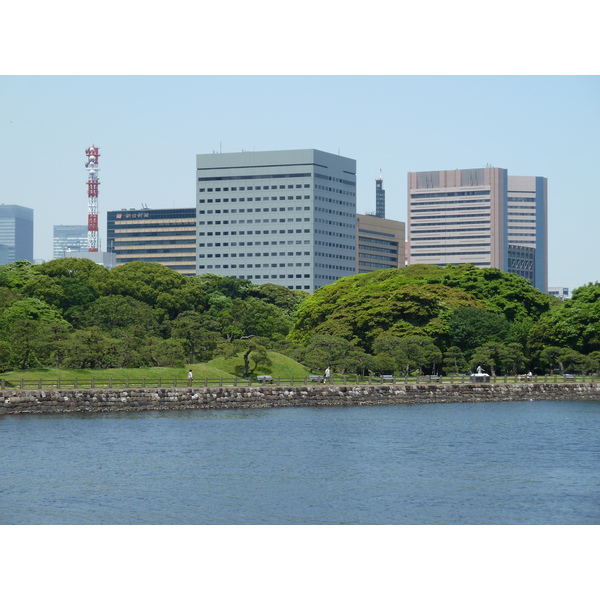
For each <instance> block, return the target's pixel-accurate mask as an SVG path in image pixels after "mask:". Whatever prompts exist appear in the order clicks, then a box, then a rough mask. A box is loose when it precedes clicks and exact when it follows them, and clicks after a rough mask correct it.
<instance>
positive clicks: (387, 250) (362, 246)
mask: <svg viewBox="0 0 600 600" xmlns="http://www.w3.org/2000/svg"><path fill="white" fill-rule="evenodd" d="M358 249H359V250H374V251H375V252H382V253H383V254H393V255H394V256H398V250H397V249H392V248H378V247H377V246H367V245H365V244H359V245H358Z"/></svg>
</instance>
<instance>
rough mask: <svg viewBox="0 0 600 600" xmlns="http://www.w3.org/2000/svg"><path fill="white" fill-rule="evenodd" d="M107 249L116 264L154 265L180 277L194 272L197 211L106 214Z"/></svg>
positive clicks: (169, 209)
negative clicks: (158, 265)
mask: <svg viewBox="0 0 600 600" xmlns="http://www.w3.org/2000/svg"><path fill="white" fill-rule="evenodd" d="M106 223H107V225H106V232H107V250H108V252H112V253H114V254H115V255H116V261H117V265H122V264H125V263H128V262H132V261H136V260H140V261H143V262H157V263H160V264H161V265H164V266H165V267H169V268H170V269H173V270H174V271H177V272H179V273H181V274H183V275H195V273H196V251H195V250H196V209H195V208H165V209H143V210H135V209H129V210H127V209H122V210H112V211H108V212H107V213H106Z"/></svg>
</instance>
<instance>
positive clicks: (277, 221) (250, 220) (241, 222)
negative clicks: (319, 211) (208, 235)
mask: <svg viewBox="0 0 600 600" xmlns="http://www.w3.org/2000/svg"><path fill="white" fill-rule="evenodd" d="M294 221H295V222H296V223H302V221H303V219H302V218H301V217H296V219H295V220H294V217H289V218H288V219H239V220H236V219H232V220H231V221H198V225H200V226H204V225H221V224H222V225H229V224H231V225H236V224H239V225H245V224H246V223H248V224H250V223H294ZM304 222H305V223H310V217H305V218H304ZM194 233H195V232H194Z"/></svg>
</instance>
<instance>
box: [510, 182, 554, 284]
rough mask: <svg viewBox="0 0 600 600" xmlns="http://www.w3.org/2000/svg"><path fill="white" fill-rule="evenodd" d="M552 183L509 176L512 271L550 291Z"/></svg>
mask: <svg viewBox="0 0 600 600" xmlns="http://www.w3.org/2000/svg"><path fill="white" fill-rule="evenodd" d="M547 199H548V181H547V179H546V178H545V177H526V176H517V175H509V176H508V272H509V273H516V274H517V275H521V277H525V279H527V280H529V281H530V282H531V283H532V285H533V286H534V287H535V288H537V289H538V290H540V291H542V292H546V291H547V290H548V200H547Z"/></svg>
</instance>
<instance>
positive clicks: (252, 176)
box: [198, 173, 310, 193]
mask: <svg viewBox="0 0 600 600" xmlns="http://www.w3.org/2000/svg"><path fill="white" fill-rule="evenodd" d="M280 177H310V173H297V174H296V173H294V174H293V175H262V176H257V175H249V176H247V177H223V178H219V180H221V181H222V180H224V179H229V180H233V179H246V178H247V179H269V178H280ZM216 180H217V179H216V178H212V177H198V181H216ZM302 185H303V184H301V183H297V184H296V186H295V187H296V188H301V187H302ZM304 187H305V188H308V187H310V184H309V183H305V184H304ZM276 189H280V190H285V189H286V186H285V185H281V184H280V185H279V186H277V185H270V186H269V185H263V186H260V185H255V186H251V185H248V186H239V187H231V188H228V187H224V188H220V187H216V188H200V189H199V190H198V191H199V192H202V193H204V192H213V191H214V192H230V191H231V192H237V191H240V192H244V191H247V190H249V191H252V190H276ZM287 189H289V190H291V189H294V185H293V184H288V185H287Z"/></svg>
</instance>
